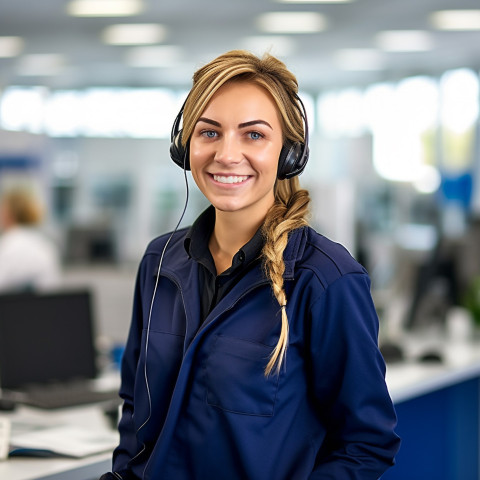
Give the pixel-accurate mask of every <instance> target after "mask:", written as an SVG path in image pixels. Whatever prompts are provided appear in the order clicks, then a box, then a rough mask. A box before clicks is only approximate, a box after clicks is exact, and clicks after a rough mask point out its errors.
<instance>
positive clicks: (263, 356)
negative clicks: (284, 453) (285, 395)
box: [205, 336, 278, 416]
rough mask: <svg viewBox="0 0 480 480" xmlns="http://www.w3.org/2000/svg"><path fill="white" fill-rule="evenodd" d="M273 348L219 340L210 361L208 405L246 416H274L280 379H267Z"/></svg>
mask: <svg viewBox="0 0 480 480" xmlns="http://www.w3.org/2000/svg"><path fill="white" fill-rule="evenodd" d="M271 351H272V347H269V346H267V345H263V344H261V343H256V342H250V341H247V340H240V339H237V338H232V337H224V336H217V337H216V339H215V341H214V344H213V347H212V349H211V351H210V354H209V356H208V358H207V361H206V365H205V370H206V385H207V403H208V404H209V405H211V406H213V407H217V408H220V409H222V410H226V411H229V412H233V413H238V414H243V415H257V416H272V415H273V412H274V407H275V399H276V396H277V389H278V375H271V376H269V377H268V378H267V377H265V374H264V370H265V366H266V365H267V363H268V359H269V355H270V353H271Z"/></svg>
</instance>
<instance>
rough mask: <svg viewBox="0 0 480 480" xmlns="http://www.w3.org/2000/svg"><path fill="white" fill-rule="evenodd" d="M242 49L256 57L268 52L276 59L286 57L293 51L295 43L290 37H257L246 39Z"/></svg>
mask: <svg viewBox="0 0 480 480" xmlns="http://www.w3.org/2000/svg"><path fill="white" fill-rule="evenodd" d="M242 43H243V47H244V48H245V49H246V50H249V51H251V52H253V53H255V54H257V55H263V54H264V53H265V52H268V53H270V54H272V55H275V56H277V57H287V56H289V55H291V54H292V53H293V52H294V50H295V43H294V41H293V39H292V38H291V37H287V36H284V35H258V36H253V37H246V38H245V39H244V40H243V42H242Z"/></svg>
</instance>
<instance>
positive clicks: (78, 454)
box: [9, 425, 118, 458]
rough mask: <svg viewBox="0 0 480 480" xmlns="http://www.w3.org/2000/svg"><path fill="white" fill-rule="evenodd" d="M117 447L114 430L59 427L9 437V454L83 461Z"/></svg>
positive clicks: (116, 436) (116, 435)
mask: <svg viewBox="0 0 480 480" xmlns="http://www.w3.org/2000/svg"><path fill="white" fill-rule="evenodd" d="M117 444H118V433H117V432H115V431H108V430H104V431H100V432H98V431H92V430H91V429H87V428H83V427H80V426H77V425H60V426H54V427H51V428H42V429H37V430H33V431H30V432H23V433H19V434H18V435H12V438H11V441H10V453H9V455H10V456H49V457H50V456H64V457H72V458H82V457H86V456H88V455H94V454H98V453H102V452H106V451H109V450H113V449H114V448H115V447H116V446H117Z"/></svg>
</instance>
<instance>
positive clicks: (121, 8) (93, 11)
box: [67, 0, 143, 17]
mask: <svg viewBox="0 0 480 480" xmlns="http://www.w3.org/2000/svg"><path fill="white" fill-rule="evenodd" d="M142 10H143V4H142V2H141V0H72V1H71V2H70V3H69V4H68V6H67V12H68V13H69V14H70V15H73V16H75V17H123V16H130V15H136V14H138V13H140V12H141V11H142Z"/></svg>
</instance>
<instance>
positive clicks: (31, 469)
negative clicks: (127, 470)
mask: <svg viewBox="0 0 480 480" xmlns="http://www.w3.org/2000/svg"><path fill="white" fill-rule="evenodd" d="M409 346H410V349H409V355H408V356H407V358H406V361H404V362H401V363H398V364H389V365H388V366H387V377H386V378H387V384H388V387H389V390H390V394H391V396H392V399H393V401H394V403H400V402H403V401H406V400H409V399H412V398H415V397H418V396H420V395H424V394H427V393H429V392H432V391H435V390H438V389H441V388H444V387H448V386H450V385H454V384H456V383H460V382H462V381H465V380H468V379H470V378H475V377H480V342H478V341H477V342H455V341H453V342H443V344H442V346H441V348H442V351H443V355H444V360H445V361H444V362H443V363H434V364H428V363H419V362H417V361H415V360H414V358H415V355H416V353H418V351H419V350H420V349H421V348H422V347H421V345H420V344H419V343H418V341H417V340H412V341H410V343H409ZM11 415H12V420H14V421H15V419H17V420H18V419H21V420H22V421H41V422H43V423H44V424H45V423H46V422H50V421H60V422H62V421H63V422H66V423H69V424H73V425H82V426H86V425H92V427H93V428H95V429H103V428H109V427H108V422H107V419H106V418H105V417H104V415H103V414H102V413H101V412H100V410H99V409H98V408H97V407H78V408H75V409H69V410H65V411H59V412H45V411H38V410H35V409H28V408H27V407H22V408H20V409H18V410H17V411H16V412H15V413H14V414H11ZM110 468H111V452H106V453H103V454H100V455H93V456H89V457H86V458H82V459H79V460H76V459H63V458H38V459H37V458H11V459H9V460H7V461H4V462H0V479H2V480H3V479H5V480H7V479H8V480H65V475H66V473H67V472H68V480H86V479H90V478H98V476H99V475H100V474H102V473H104V472H106V471H108V470H110Z"/></svg>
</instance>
